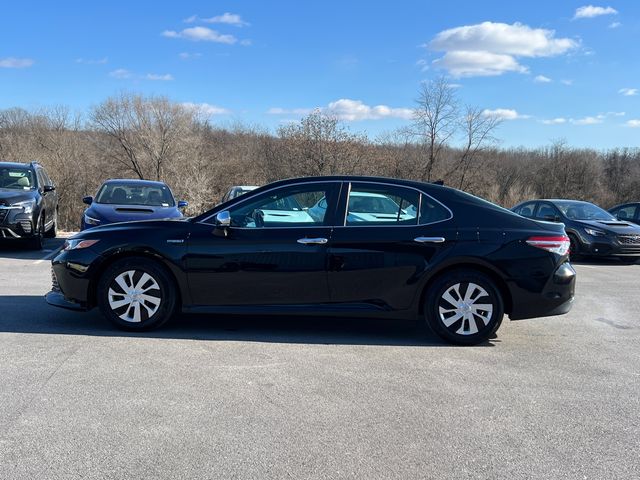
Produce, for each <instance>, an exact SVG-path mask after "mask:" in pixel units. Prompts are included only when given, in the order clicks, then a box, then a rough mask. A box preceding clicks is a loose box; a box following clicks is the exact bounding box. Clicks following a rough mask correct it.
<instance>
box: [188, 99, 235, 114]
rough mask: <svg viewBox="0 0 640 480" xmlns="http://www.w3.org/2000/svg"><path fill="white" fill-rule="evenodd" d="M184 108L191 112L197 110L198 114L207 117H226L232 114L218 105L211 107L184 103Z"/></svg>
mask: <svg viewBox="0 0 640 480" xmlns="http://www.w3.org/2000/svg"><path fill="white" fill-rule="evenodd" d="M182 106H183V107H185V108H188V109H190V110H195V111H196V112H198V113H201V114H203V115H206V116H207V117H212V116H214V115H226V114H228V113H230V111H229V110H227V109H226V108H222V107H219V106H217V105H211V104H210V103H193V102H184V103H182Z"/></svg>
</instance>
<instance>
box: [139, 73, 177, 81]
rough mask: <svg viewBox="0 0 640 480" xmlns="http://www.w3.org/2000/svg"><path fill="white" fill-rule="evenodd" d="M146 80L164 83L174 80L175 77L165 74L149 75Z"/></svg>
mask: <svg viewBox="0 0 640 480" xmlns="http://www.w3.org/2000/svg"><path fill="white" fill-rule="evenodd" d="M145 78H146V79H147V80H158V81H162V82H169V81H171V80H173V79H174V78H173V75H171V74H170V73H165V74H164V75H162V74H159V73H147V76H146V77H145Z"/></svg>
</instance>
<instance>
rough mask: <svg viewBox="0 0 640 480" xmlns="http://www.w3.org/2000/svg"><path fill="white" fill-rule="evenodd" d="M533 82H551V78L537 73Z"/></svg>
mask: <svg viewBox="0 0 640 480" xmlns="http://www.w3.org/2000/svg"><path fill="white" fill-rule="evenodd" d="M533 81H534V82H536V83H549V82H551V79H550V78H549V77H545V76H544V75H537V76H536V77H535V78H534V79H533Z"/></svg>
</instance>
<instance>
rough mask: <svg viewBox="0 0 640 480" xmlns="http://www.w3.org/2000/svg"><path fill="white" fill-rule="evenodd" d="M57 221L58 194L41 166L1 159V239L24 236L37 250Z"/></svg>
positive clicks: (50, 233)
mask: <svg viewBox="0 0 640 480" xmlns="http://www.w3.org/2000/svg"><path fill="white" fill-rule="evenodd" d="M57 224H58V194H57V192H56V187H55V185H54V183H53V182H52V181H51V179H50V178H49V175H47V172H46V171H45V169H44V168H43V167H42V165H40V164H39V163H37V162H31V163H13V162H0V239H11V240H23V239H24V240H26V241H27V242H28V243H29V245H30V246H31V247H32V248H35V249H38V250H39V249H41V248H42V239H43V238H44V237H55V236H56V228H57Z"/></svg>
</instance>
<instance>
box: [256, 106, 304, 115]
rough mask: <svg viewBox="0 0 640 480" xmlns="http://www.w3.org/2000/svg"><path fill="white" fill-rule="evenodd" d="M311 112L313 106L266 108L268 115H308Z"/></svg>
mask: <svg viewBox="0 0 640 480" xmlns="http://www.w3.org/2000/svg"><path fill="white" fill-rule="evenodd" d="M311 112H313V108H280V107H272V108H270V109H269V110H267V113H268V114H269V115H308V114H310V113H311Z"/></svg>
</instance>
